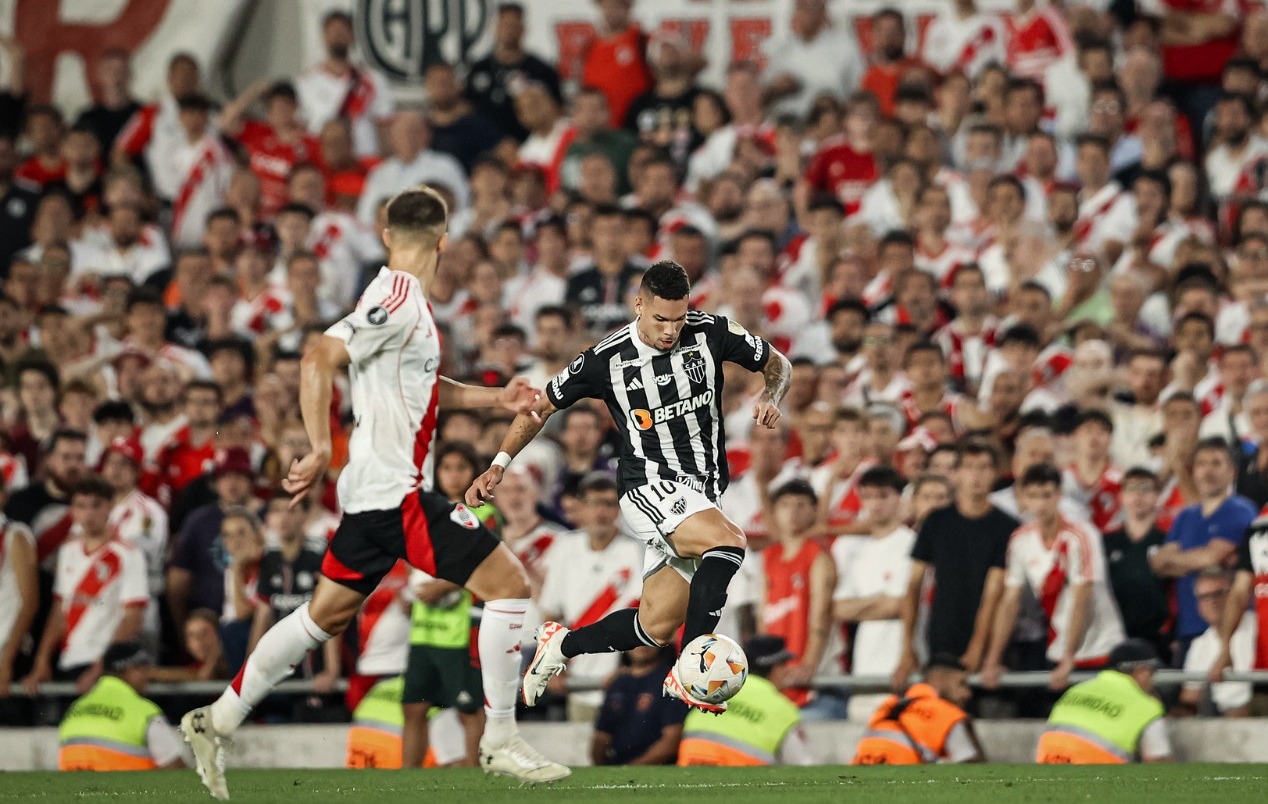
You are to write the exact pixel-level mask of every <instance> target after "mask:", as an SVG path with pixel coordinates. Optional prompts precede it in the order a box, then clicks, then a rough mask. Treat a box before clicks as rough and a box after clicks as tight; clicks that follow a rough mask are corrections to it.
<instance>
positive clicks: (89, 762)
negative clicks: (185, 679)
mask: <svg viewBox="0 0 1268 804" xmlns="http://www.w3.org/2000/svg"><path fill="white" fill-rule="evenodd" d="M162 716H163V712H162V710H161V709H159V708H158V706H157V705H156V704H155V703H154V702H153V701H150V700H147V699H146V698H142V697H141V696H140V695H139V694H138V693H137V691H136V690H134V689H132V687H131V685H129V684H128V683H127V682H126V681H124V680H123V679H121V678H119V677H117V676H102V677H101V680H99V681H98V682H97V684H96V685H95V686H94V687H93V688H92V689H91V690H89V691H88V694H87V695H85V696H83V697H82V698H80V699H79V700H77V701H75V702H74V703H73V704H71V707H70V709H69V710H68V711H67V712H66V717H64V718H62V722H61V725H60V726H58V728H57V736H58V741H59V742H60V743H61V749H60V750H59V751H58V755H57V765H58V767H59V768H60V769H61V770H102V771H106V770H149V769H152V768H155V767H158V765H157V763H155V761H154V757H153V756H151V755H150V749H149V745H148V743H147V741H146V732H147V731H148V730H149V727H150V720H151V719H153V718H155V717H162Z"/></svg>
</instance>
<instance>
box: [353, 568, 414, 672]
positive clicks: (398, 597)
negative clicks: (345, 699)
mask: <svg viewBox="0 0 1268 804" xmlns="http://www.w3.org/2000/svg"><path fill="white" fill-rule="evenodd" d="M409 576H410V568H409V565H408V564H406V563H405V562H404V561H397V562H396V565H395V566H393V567H392V569H391V571H389V572H388V574H387V575H384V576H383V580H381V581H379V585H378V586H377V587H375V589H374V591H373V592H371V593H370V596H369V597H367V598H366V599H365V603H363V604H362V605H361V609H360V611H358V612H357V642H358V645H357V647H358V653H357V673H358V674H359V675H363V676H394V675H399V674H400V673H404V672H405V664H406V662H407V660H408V658H409V626H410V623H409V606H410V603H411V602H412V600H413V596H412V594H411V593H410V591H409V588H408V582H409Z"/></svg>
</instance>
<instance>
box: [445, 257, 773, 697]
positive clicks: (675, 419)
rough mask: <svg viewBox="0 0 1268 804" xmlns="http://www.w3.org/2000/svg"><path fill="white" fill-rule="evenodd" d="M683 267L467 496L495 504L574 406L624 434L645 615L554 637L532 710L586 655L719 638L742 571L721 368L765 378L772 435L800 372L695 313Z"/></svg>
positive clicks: (558, 384) (757, 414) (652, 281)
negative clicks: (729, 509)
mask: <svg viewBox="0 0 1268 804" xmlns="http://www.w3.org/2000/svg"><path fill="white" fill-rule="evenodd" d="M690 290H691V288H690V283H689V282H688V280H687V274H686V272H685V271H684V270H683V268H682V266H680V265H678V264H676V263H673V262H659V263H656V264H655V265H653V266H652V267H651V268H649V269H648V270H647V272H646V273H645V274H644V275H643V279H642V287H641V288H640V290H639V293H638V296H637V298H636V300H635V303H634V308H635V312H636V313H637V318H635V320H634V321H633V322H631V323H630V324H628V325H626V326H624V327H622V328H621V329H619V330H617V331H616V332H614V333H612V334H611V335H609V336H608V337H607V338H605V339H604V340H602V341H600V342H599V343H598V344H596V345H594V346H592V347H590V348H589V349H587V350H585V351H584V352H582V353H581V354H580V355H578V356H577V358H576V359H575V360H573V361H572V363H570V364H569V365H568V367H567V368H565V369H564V370H563V371H562V372H560V373H559V376H557V377H555V379H554V380H552V381H551V382H550V384H549V385H548V386H547V388H546V393H545V394H543V395H542V398H541V400H540V401H539V403H538V406H537V408H536V410H535V414H536V415H532V414H521V415H519V416H517V417H516V418H515V421H514V422H512V424H511V427H510V429H509V430H508V431H507V434H506V437H505V438H504V439H503V441H502V451H501V452H500V453H498V456H497V458H495V459H494V462H493V465H492V466H491V467H489V469H488V471H486V472H485V473H484V474H482V475H481V476H480V477H478V478H476V481H475V482H474V483H473V484H472V486H471V488H470V489H469V490H468V491H467V502H468V503H470V504H478V503H479V502H481V501H483V500H485V499H487V498H489V497H492V496H493V490H494V488H496V486H497V485H498V483H499V482H501V480H502V477H503V473H504V472H505V470H506V467H507V465H508V464H509V463H510V462H511V459H512V458H513V457H514V456H515V455H516V454H518V453H519V451H520V450H522V449H523V448H524V447H525V446H526V445H527V444H528V443H529V442H530V441H532V440H533V438H534V437H535V436H536V435H537V434H538V433H539V432H540V431H541V429H542V425H543V423H544V422H545V420H546V419H547V418H548V417H549V416H550V415H551V414H552V413H554V412H555V411H557V410H560V409H562V408H566V407H568V406H570V405H572V404H574V403H575V402H577V401H578V400H581V399H587V398H593V399H601V400H603V401H604V402H605V403H606V404H607V406H608V410H609V411H610V412H611V413H612V418H613V420H614V421H616V422H617V428H618V430H619V431H620V433H621V451H620V456H619V478H618V482H619V486H620V494H621V512H622V514H624V516H625V520H626V523H627V524H628V525H629V527H630V528H631V529H632V530H633V531H634V532H635V534H636V535H637V536H639V537H640V538H641V539H643V540H644V541H645V542H646V543H647V552H646V558H645V564H644V568H643V596H642V603H641V605H640V606H639V608H638V609H624V610H621V611H617V612H614V613H612V614H610V615H608V616H607V617H605V618H604V619H602V620H600V621H599V622H597V623H594V624H593V625H589V626H586V627H584V628H578V629H575V630H570V629H568V628H566V627H565V626H564V625H562V624H560V623H546V624H544V625H542V626H541V628H539V629H538V630H537V652H536V654H535V655H534V657H533V661H532V663H531V664H530V665H529V668H528V672H527V673H526V674H525V676H524V686H523V690H524V701H525V703H527V704H528V705H530V706H532V705H533V704H534V703H536V701H537V698H538V696H539V695H541V693H542V692H543V691H544V690H545V689H546V684H547V682H548V681H549V680H550V678H551V677H552V676H554V675H556V674H558V673H560V672H563V670H564V667H565V664H566V662H567V660H568V658H570V657H573V656H577V655H580V654H584V653H606V652H612V651H625V650H630V649H632V648H635V647H638V646H639V645H666V644H668V643H669V642H670V641H671V640H672V639H673V636H674V633H675V632H676V631H677V630H678V627H679V626H680V625H684V624H685V626H686V627H685V632H684V634H683V644H684V645H685V644H687V643H688V642H690V641H691V640H692V639H694V638H696V637H698V636H700V635H702V634H708V633H712V632H713V629H714V628H716V627H717V624H718V618H719V617H720V616H721V613H722V607H723V606H724V605H725V603H726V590H727V586H728V584H730V582H731V578H732V577H733V576H734V575H735V573H736V571H737V570H738V569H739V568H740V564H741V563H742V562H743V560H744V549H745V539H744V532H743V531H742V530H740V528H739V527H738V526H737V525H736V524H735V523H734V522H732V521H731V520H729V519H728V518H727V517H726V515H724V514H723V513H722V512H721V511H720V510H719V509H718V500H719V498H720V497H721V496H722V492H723V491H725V490H726V487H727V481H728V472H727V463H726V443H725V435H724V433H723V431H722V410H721V405H722V364H723V362H727V361H729V362H732V363H737V364H739V365H740V366H743V367H744V368H747V369H749V370H750V371H754V372H762V373H763V374H764V375H765V377H766V389H765V391H763V392H762V395H761V397H760V399H759V400H758V401H757V403H756V404H755V405H754V407H753V418H754V419H755V420H756V422H757V424H759V425H761V426H764V427H774V426H775V425H776V423H777V422H778V421H779V419H780V415H781V414H780V411H779V403H780V402H781V401H782V400H783V398H784V394H785V393H787V391H788V385H789V382H790V379H791V374H792V368H791V366H790V365H789V363H788V359H787V358H786V357H784V356H783V355H782V354H780V353H779V352H778V351H777V350H776V349H774V348H773V347H772V346H771V345H770V344H769V343H768V342H767V341H766V340H764V339H763V338H760V337H757V336H756V335H752V334H750V333H749V332H748V331H747V330H745V329H744V327H742V326H741V325H740V324H739V323H737V322H735V321H729V320H727V319H726V318H725V317H723V316H716V315H710V314H708V313H703V312H698V311H689V310H688V303H687V299H688V295H689V293H690ZM665 692H666V694H668V695H671V696H672V697H675V698H678V699H679V700H682V701H683V702H685V703H687V704H688V705H689V706H694V707H697V708H700V709H704V710H706V711H711V712H721V711H723V710H725V709H726V704H725V703H724V704H722V705H720V706H716V705H711V704H708V703H705V702H703V701H699V700H696V699H695V698H693V697H691V696H690V695H689V694H688V693H687V691H686V690H685V689H684V688H683V685H682V684H681V683H680V682H679V680H678V678H677V675H676V673H675V672H674V671H671V672H670V674H669V676H668V677H667V678H666V679H665Z"/></svg>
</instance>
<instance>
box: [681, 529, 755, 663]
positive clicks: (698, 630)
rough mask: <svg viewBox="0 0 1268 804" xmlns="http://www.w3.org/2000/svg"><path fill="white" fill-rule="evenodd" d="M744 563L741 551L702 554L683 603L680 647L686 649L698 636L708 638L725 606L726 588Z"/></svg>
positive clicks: (728, 549)
mask: <svg viewBox="0 0 1268 804" xmlns="http://www.w3.org/2000/svg"><path fill="white" fill-rule="evenodd" d="M743 562H744V548H742V547H715V548H713V549H712V550H705V551H704V555H703V556H702V557H701V559H700V568H699V569H697V570H696V574H695V577H693V578H692V579H691V597H690V598H689V599H688V601H687V622H686V625H685V626H684V628H683V634H682V644H684V645H686V644H687V643H688V642H690V641H691V640H693V639H695V638H696V637H698V636H700V635H701V634H712V633H713V629H715V628H717V627H718V620H719V619H721V618H722V607H723V606H725V605H726V588H727V587H728V586H730V585H731V579H732V578H734V577H735V573H736V572H738V571H739V569H740V564H741V563H743Z"/></svg>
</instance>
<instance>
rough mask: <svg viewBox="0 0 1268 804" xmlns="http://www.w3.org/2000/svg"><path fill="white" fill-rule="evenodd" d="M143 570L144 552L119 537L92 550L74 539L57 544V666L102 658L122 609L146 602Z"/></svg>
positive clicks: (146, 594)
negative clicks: (61, 617) (62, 624)
mask: <svg viewBox="0 0 1268 804" xmlns="http://www.w3.org/2000/svg"><path fill="white" fill-rule="evenodd" d="M145 575H146V570H145V556H144V555H143V554H142V553H141V551H140V550H137V549H135V548H134V547H131V546H130V545H128V544H125V543H124V542H122V541H120V540H119V539H110V540H109V541H107V542H105V543H104V544H102V545H101V546H100V547H98V548H97V549H96V550H93V551H92V552H88V550H87V549H86V546H85V544H84V541H83V540H82V539H80V538H75V539H72V540H70V541H68V542H66V543H65V544H63V545H62V546H61V548H60V549H59V550H58V551H57V573H56V575H55V578H54V581H53V595H54V597H55V598H56V605H58V606H59V607H61V610H62V612H63V613H64V614H65V615H66V630H65V632H64V633H63V635H62V653H61V657H60V658H59V659H58V660H57V666H58V667H59V668H61V669H62V670H69V669H71V668H74V667H79V666H81V665H85V664H92V663H93V662H95V661H97V660H98V659H100V658H101V657H102V655H103V654H104V653H105V652H106V648H107V647H108V646H109V645H110V643H111V641H112V640H113V638H114V634H115V631H116V630H118V628H119V624H120V623H121V622H123V615H124V613H125V610H126V609H127V608H128V607H131V606H144V605H146V604H148V603H149V600H150V596H149V594H148V592H147V591H146V579H145Z"/></svg>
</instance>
